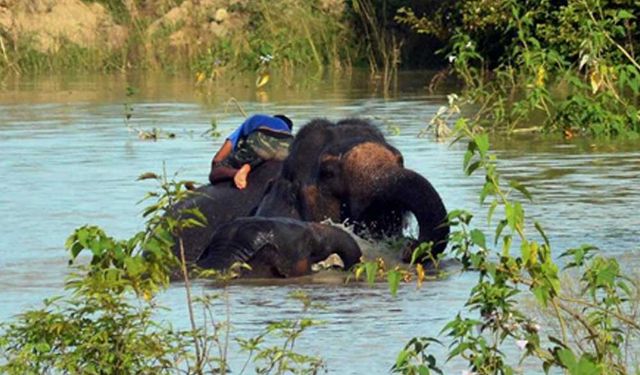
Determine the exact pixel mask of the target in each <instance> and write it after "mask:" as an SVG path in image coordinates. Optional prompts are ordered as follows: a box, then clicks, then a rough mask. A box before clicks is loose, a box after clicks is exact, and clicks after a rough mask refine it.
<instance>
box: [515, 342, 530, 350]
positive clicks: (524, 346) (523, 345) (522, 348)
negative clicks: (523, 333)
mask: <svg viewBox="0 0 640 375" xmlns="http://www.w3.org/2000/svg"><path fill="white" fill-rule="evenodd" d="M528 343H529V342H528V341H527V340H516V346H517V347H518V348H519V349H520V350H524V349H525V348H526V347H527V344H528Z"/></svg>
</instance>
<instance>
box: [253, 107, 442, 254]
mask: <svg viewBox="0 0 640 375" xmlns="http://www.w3.org/2000/svg"><path fill="white" fill-rule="evenodd" d="M283 197H288V199H283ZM291 197H293V199H292V198H291ZM286 212H295V213H296V217H298V218H300V219H302V220H305V221H322V220H325V219H327V218H328V219H331V220H333V221H335V222H343V221H350V222H352V223H353V224H355V225H356V229H357V230H360V231H361V232H365V233H367V234H370V235H372V236H374V237H380V236H399V235H402V228H403V222H404V218H405V216H406V214H408V213H409V212H410V213H413V215H414V216H415V218H416V220H417V222H418V226H419V234H418V239H417V241H415V242H414V243H413V245H415V244H417V243H420V242H426V241H432V242H433V244H434V245H433V252H434V253H436V254H437V253H441V252H442V251H444V249H445V247H446V245H447V236H448V234H449V227H448V225H446V216H447V211H446V209H445V207H444V204H443V203H442V200H441V199H440V196H439V195H438V193H437V192H436V190H435V189H434V188H433V186H432V185H431V184H430V183H429V181H427V180H426V179H425V178H424V177H422V176H421V175H419V174H418V173H416V172H414V171H412V170H410V169H406V168H405V167H404V161H403V158H402V155H401V154H400V152H399V151H398V150H397V149H396V148H394V147H393V146H391V145H390V144H388V143H387V142H386V140H385V139H384V136H383V135H382V133H381V132H380V131H379V130H378V129H377V128H376V127H374V126H373V125H371V124H370V123H369V122H366V121H364V120H360V119H347V120H342V121H339V122H338V123H335V124H334V123H331V122H329V121H327V120H314V121H312V122H311V123H309V124H308V125H306V126H305V127H304V128H302V129H301V130H300V132H299V133H298V134H297V135H296V137H295V139H294V141H293V143H292V145H291V149H290V153H289V156H288V157H287V158H286V159H285V161H284V164H283V167H282V171H281V173H280V176H279V177H278V179H277V181H276V182H274V183H272V184H271V186H270V188H269V189H268V190H267V192H266V194H265V197H264V198H263V199H262V201H261V203H260V205H259V206H258V208H257V210H256V214H257V215H261V216H283V214H284V213H286ZM409 255H410V254H409V253H407V254H405V260H408V258H409Z"/></svg>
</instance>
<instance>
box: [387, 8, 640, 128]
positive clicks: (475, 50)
mask: <svg viewBox="0 0 640 375" xmlns="http://www.w3.org/2000/svg"><path fill="white" fill-rule="evenodd" d="M639 12H640V8H639V7H638V5H637V3H636V2H633V1H608V0H604V1H601V0H570V1H547V0H540V1H527V2H521V1H513V0H494V1H490V2H489V3H488V4H487V2H484V1H482V2H481V1H477V0H467V1H457V2H444V3H443V4H442V5H441V6H440V7H439V8H438V10H437V11H436V16H435V17H429V18H426V17H419V16H417V15H416V13H415V12H413V11H412V10H411V9H408V8H401V9H400V10H399V16H398V20H399V21H400V22H402V23H405V24H407V25H410V26H411V27H413V28H414V30H415V31H416V32H418V33H425V34H430V35H434V36H439V37H441V38H444V39H445V47H444V48H443V50H442V52H443V53H444V54H446V57H447V59H448V61H449V62H450V63H451V72H453V73H454V74H455V76H456V77H457V78H459V79H460V80H461V81H462V82H463V83H464V89H463V93H462V95H461V96H462V97H463V98H465V100H466V101H468V103H470V104H472V107H471V108H470V109H469V111H472V114H470V115H468V117H471V118H473V120H474V121H473V125H479V126H482V127H485V128H489V129H506V130H508V131H514V130H516V129H520V128H522V127H526V126H530V125H531V123H532V122H534V124H535V123H537V124H540V125H541V126H538V127H535V128H534V130H535V129H540V128H542V129H544V130H545V131H560V132H563V133H564V134H565V136H566V137H568V138H570V137H573V136H574V135H575V134H577V133H585V134H588V135H591V136H605V137H613V136H625V137H636V136H637V134H638V132H640V112H639V111H638V100H639V97H640V64H639V63H638V60H637V57H636V52H635V51H636V50H637V49H638V47H640V38H639V36H640V31H639V29H638V21H637V19H638V17H637V16H638V14H639Z"/></svg>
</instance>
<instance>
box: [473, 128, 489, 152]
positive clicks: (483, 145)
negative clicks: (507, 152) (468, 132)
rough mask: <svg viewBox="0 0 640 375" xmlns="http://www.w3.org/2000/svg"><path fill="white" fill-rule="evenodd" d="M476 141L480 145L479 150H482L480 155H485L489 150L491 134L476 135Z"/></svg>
mask: <svg viewBox="0 0 640 375" xmlns="http://www.w3.org/2000/svg"><path fill="white" fill-rule="evenodd" d="M474 141H475V143H476V145H477V146H478V151H479V152H480V155H481V156H483V157H484V156H485V155H486V154H487V152H488V151H489V135H487V134H486V133H484V134H480V135H478V136H476V137H474Z"/></svg>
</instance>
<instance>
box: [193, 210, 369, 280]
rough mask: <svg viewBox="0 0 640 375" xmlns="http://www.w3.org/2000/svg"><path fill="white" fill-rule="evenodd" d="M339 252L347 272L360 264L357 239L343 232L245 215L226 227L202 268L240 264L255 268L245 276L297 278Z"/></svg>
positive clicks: (217, 235)
mask: <svg viewBox="0 0 640 375" xmlns="http://www.w3.org/2000/svg"><path fill="white" fill-rule="evenodd" d="M331 254H337V255H338V256H339V257H340V258H341V259H342V262H343V264H344V268H345V269H349V268H351V267H352V266H353V265H354V264H356V263H358V262H359V261H360V257H361V256H362V252H361V251H360V247H359V246H358V244H357V243H356V241H355V240H354V239H353V238H352V237H351V235H349V234H348V233H347V232H345V231H344V230H342V229H339V228H337V227H333V226H331V225H327V224H320V223H308V222H303V221H300V220H295V219H290V218H282V217H277V218H266V217H256V216H254V217H241V218H237V219H235V220H233V221H231V222H229V223H226V224H223V225H221V226H220V227H219V228H218V229H217V230H216V232H215V234H214V235H213V238H212V239H211V243H210V244H209V246H208V247H207V249H206V250H205V251H204V252H203V253H202V254H201V255H200V257H199V258H198V261H197V262H196V264H197V265H198V266H199V267H201V268H207V269H217V270H224V269H229V268H230V267H231V266H232V265H233V264H234V263H236V262H242V263H246V264H248V265H250V266H251V269H250V270H244V271H243V272H242V275H243V276H245V277H295V276H303V275H307V274H309V273H311V266H312V265H313V264H315V263H317V262H320V261H322V260H325V259H326V258H327V257H328V256H329V255H331Z"/></svg>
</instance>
